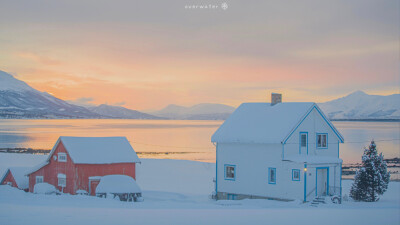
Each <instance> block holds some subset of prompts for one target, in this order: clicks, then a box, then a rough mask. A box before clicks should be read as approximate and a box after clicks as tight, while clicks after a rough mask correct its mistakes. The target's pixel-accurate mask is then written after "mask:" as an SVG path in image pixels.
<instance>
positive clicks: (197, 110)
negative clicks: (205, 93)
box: [151, 103, 235, 120]
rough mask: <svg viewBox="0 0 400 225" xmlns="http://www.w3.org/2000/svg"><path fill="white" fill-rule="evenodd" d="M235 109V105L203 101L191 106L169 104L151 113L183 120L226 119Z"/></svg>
mask: <svg viewBox="0 0 400 225" xmlns="http://www.w3.org/2000/svg"><path fill="white" fill-rule="evenodd" d="M234 110H235V108H234V107H232V106H228V105H223V104H211V103H203V104H197V105H194V106H191V107H184V106H179V105H168V106H167V107H165V108H163V109H161V110H159V111H155V112H152V113H151V114H153V115H156V116H161V117H165V118H169V119H182V120H224V119H226V118H228V116H229V115H230V114H231V113H232V112H233V111H234Z"/></svg>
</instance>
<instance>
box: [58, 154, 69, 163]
mask: <svg viewBox="0 0 400 225" xmlns="http://www.w3.org/2000/svg"><path fill="white" fill-rule="evenodd" d="M58 161H59V162H66V161H67V154H65V153H61V152H60V153H58Z"/></svg>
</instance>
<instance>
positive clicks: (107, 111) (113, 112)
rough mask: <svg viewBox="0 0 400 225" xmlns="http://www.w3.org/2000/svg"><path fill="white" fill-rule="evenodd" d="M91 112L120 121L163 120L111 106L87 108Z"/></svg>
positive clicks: (102, 105) (103, 105)
mask: <svg viewBox="0 0 400 225" xmlns="http://www.w3.org/2000/svg"><path fill="white" fill-rule="evenodd" d="M87 108H88V109H89V110H90V111H91V112H93V113H96V114H99V115H102V116H105V117H111V118H118V119H147V120H148V119H153V120H156V119H163V118H161V117H157V116H153V115H150V114H147V113H142V112H139V111H136V110H131V109H127V108H125V107H121V106H111V105H106V104H101V105H99V106H91V107H87Z"/></svg>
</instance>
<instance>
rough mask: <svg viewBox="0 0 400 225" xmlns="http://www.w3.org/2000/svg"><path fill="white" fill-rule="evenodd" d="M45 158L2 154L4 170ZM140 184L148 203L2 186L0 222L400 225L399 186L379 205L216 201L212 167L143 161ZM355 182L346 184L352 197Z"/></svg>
mask: <svg viewBox="0 0 400 225" xmlns="http://www.w3.org/2000/svg"><path fill="white" fill-rule="evenodd" d="M41 158H42V159H44V158H45V157H43V156H35V155H25V154H7V153H0V169H1V171H0V172H3V168H6V167H9V166H27V165H28V166H29V165H32V164H35V163H38V162H40V159H41ZM141 160H142V164H141V165H139V166H138V174H137V175H138V177H137V183H138V184H139V185H140V187H141V188H142V190H143V197H144V199H145V200H144V202H137V203H132V202H120V201H117V200H110V199H101V198H97V197H90V196H71V195H61V196H54V195H38V194H31V193H25V192H23V191H19V190H17V189H15V188H11V187H9V186H0V224H4V225H12V224H43V225H44V224H75V225H77V224H107V225H108V224H230V225H231V224H274V225H275V224H335V225H337V224H363V225H364V224H400V214H399V212H400V183H399V182H391V183H390V185H389V190H388V191H387V192H386V193H385V194H384V195H383V196H382V198H381V200H380V201H379V202H375V203H363V202H352V201H345V202H343V204H341V205H335V204H326V205H320V206H319V207H318V208H314V207H311V206H310V205H309V204H303V203H301V202H299V201H294V202H279V201H272V200H240V201H217V202H216V201H213V200H211V199H209V198H208V195H209V194H210V193H211V192H212V190H213V189H214V184H213V182H212V179H213V177H214V173H215V165H214V164H212V163H203V162H194V161H183V160H169V159H141ZM351 183H352V181H348V180H344V181H343V188H344V190H343V193H348V191H349V188H350V185H351Z"/></svg>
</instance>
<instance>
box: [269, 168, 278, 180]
mask: <svg viewBox="0 0 400 225" xmlns="http://www.w3.org/2000/svg"><path fill="white" fill-rule="evenodd" d="M272 171H273V172H274V175H273V176H271V172H272ZM268 184H276V168H274V167H269V168H268Z"/></svg>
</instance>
